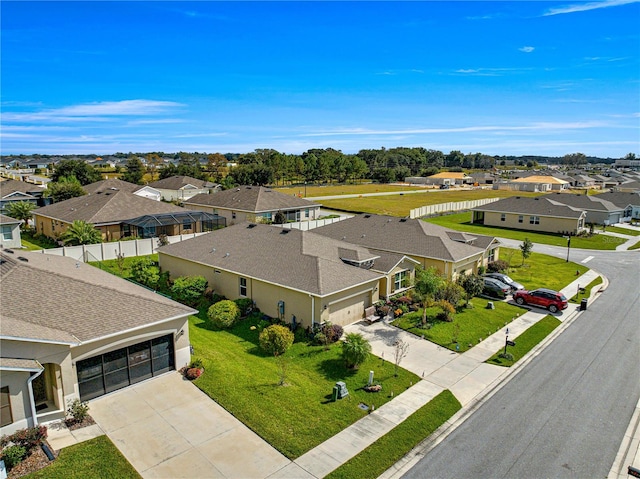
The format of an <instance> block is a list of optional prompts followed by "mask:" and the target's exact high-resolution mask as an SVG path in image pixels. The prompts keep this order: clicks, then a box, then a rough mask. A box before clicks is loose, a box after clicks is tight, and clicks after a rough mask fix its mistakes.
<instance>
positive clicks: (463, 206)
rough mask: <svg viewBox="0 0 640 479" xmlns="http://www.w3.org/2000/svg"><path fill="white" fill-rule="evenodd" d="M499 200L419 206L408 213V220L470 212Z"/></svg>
mask: <svg viewBox="0 0 640 479" xmlns="http://www.w3.org/2000/svg"><path fill="white" fill-rule="evenodd" d="M499 199H500V198H484V199H481V200H468V201H456V202H450V203H440V204H437V205H428V206H421V207H420V208H415V209H413V210H411V211H410V212H409V217H410V218H421V217H423V216H429V215H436V214H438V213H449V212H452V211H462V210H470V209H471V208H477V207H478V206H482V205H486V204H489V203H493V202H495V201H498V200H499Z"/></svg>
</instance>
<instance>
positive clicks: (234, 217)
mask: <svg viewBox="0 0 640 479" xmlns="http://www.w3.org/2000/svg"><path fill="white" fill-rule="evenodd" d="M231 219H233V220H235V219H236V212H235V211H232V212H231Z"/></svg>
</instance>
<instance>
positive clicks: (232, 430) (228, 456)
mask: <svg viewBox="0 0 640 479" xmlns="http://www.w3.org/2000/svg"><path fill="white" fill-rule="evenodd" d="M90 407H91V409H90V414H91V416H92V417H93V419H94V420H95V421H96V422H97V423H98V425H99V426H100V427H101V428H102V429H103V430H104V431H105V433H106V434H107V436H109V438H110V439H111V440H112V441H113V443H114V444H115V445H116V446H117V447H118V449H119V450H120V451H121V452H122V454H124V456H125V457H126V458H127V460H128V461H129V462H130V463H131V464H132V465H133V467H135V468H136V470H137V471H138V472H139V473H140V474H141V475H142V476H143V477H145V478H218V477H219V478H266V477H268V476H270V475H273V474H275V473H277V472H278V471H280V470H281V469H283V468H285V467H286V466H288V465H290V463H291V461H289V459H287V458H286V457H285V456H283V455H282V454H280V453H279V452H278V451H276V450H275V449H274V448H273V447H271V446H270V445H269V444H267V442H265V441H264V440H263V439H261V438H260V437H258V436H257V435H256V434H255V433H254V432H252V431H251V430H250V429H248V428H247V427H246V426H245V425H244V424H242V423H241V422H240V421H238V420H237V419H236V418H235V417H233V416H232V415H231V414H230V413H228V412H227V411H226V410H225V409H223V408H222V407H221V406H219V405H218V404H217V403H216V402H215V401H213V400H212V399H210V398H209V397H208V396H206V395H205V394H204V393H203V392H202V391H200V390H199V389H198V388H197V387H195V386H194V385H193V384H191V383H190V382H189V381H186V380H184V379H183V378H182V376H181V375H180V374H179V373H178V372H173V373H168V374H165V375H163V376H159V377H157V378H153V379H150V380H148V381H145V382H143V383H140V384H136V385H134V386H130V387H128V388H126V389H122V390H120V391H117V392H114V393H112V394H109V395H107V396H103V397H100V398H97V399H94V400H92V401H91V402H90Z"/></svg>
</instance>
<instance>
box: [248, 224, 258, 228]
mask: <svg viewBox="0 0 640 479" xmlns="http://www.w3.org/2000/svg"><path fill="white" fill-rule="evenodd" d="M255 227H256V225H255V224H254V223H251V224H250V225H247V229H251V228H255Z"/></svg>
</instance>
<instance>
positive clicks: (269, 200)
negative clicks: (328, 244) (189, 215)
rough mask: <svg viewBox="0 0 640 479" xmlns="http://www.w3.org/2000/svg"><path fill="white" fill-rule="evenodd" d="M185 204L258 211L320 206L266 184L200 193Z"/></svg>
mask: <svg viewBox="0 0 640 479" xmlns="http://www.w3.org/2000/svg"><path fill="white" fill-rule="evenodd" d="M185 204H192V205H205V206H212V207H214V208H226V209H233V210H237V211H254V212H257V213H260V212H267V211H278V210H288V209H295V208H311V207H315V206H319V205H318V204H316V203H313V202H311V201H309V200H305V199H303V198H299V197H297V196H294V195H285V194H284V193H280V192H278V191H274V190H272V189H271V188H265V187H264V186H240V187H237V188H232V189H230V190H225V191H221V192H219V193H215V194H213V195H207V194H199V195H196V196H194V197H193V198H191V199H189V200H187V201H185Z"/></svg>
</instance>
